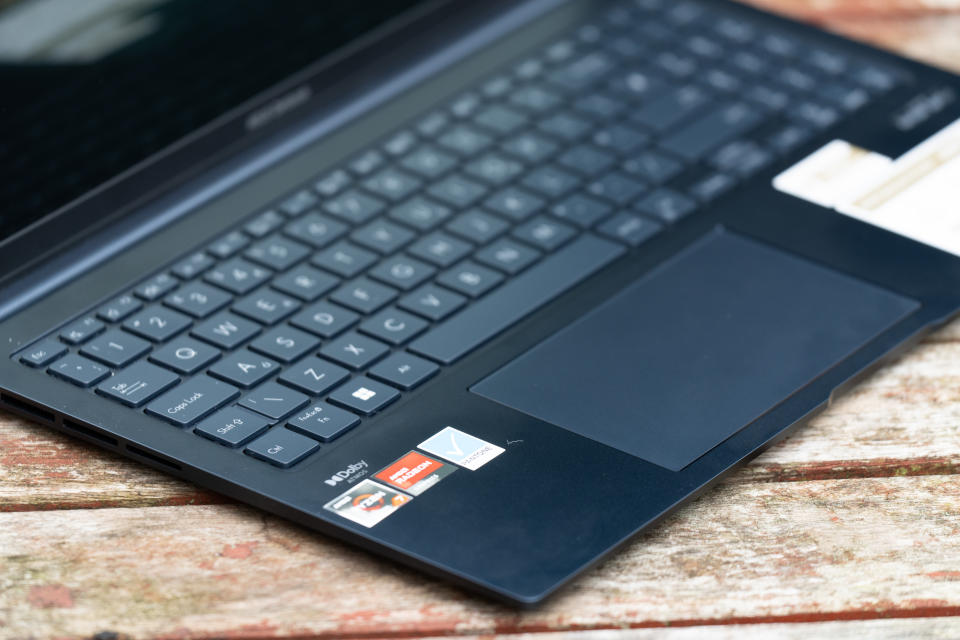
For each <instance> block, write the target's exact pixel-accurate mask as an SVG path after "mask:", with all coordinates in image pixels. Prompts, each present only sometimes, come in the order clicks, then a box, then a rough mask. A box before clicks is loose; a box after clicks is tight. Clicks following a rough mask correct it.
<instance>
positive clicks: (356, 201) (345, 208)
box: [323, 189, 386, 224]
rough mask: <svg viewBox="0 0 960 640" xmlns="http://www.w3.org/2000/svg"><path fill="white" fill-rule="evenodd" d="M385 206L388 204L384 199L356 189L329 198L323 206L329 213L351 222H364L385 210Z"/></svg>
mask: <svg viewBox="0 0 960 640" xmlns="http://www.w3.org/2000/svg"><path fill="white" fill-rule="evenodd" d="M385 207H386V204H385V203H384V202H383V201H382V200H380V199H378V198H374V197H373V196H368V195H367V194H365V193H361V192H360V191H357V190H356V189H351V190H349V191H345V192H343V193H341V194H340V195H338V196H336V197H335V198H333V199H332V200H328V201H327V202H326V204H324V206H323V208H324V209H326V211H327V212H328V213H332V214H333V215H334V216H336V217H338V218H340V219H341V220H346V221H347V222H349V223H350V224H363V223H364V222H366V221H367V220H369V219H370V218H372V217H374V216H375V215H377V214H378V213H380V212H381V211H383V210H384V208H385Z"/></svg>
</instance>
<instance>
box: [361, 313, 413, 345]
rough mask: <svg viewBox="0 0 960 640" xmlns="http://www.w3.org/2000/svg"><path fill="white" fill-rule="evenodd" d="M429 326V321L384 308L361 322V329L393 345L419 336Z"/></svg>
mask: <svg viewBox="0 0 960 640" xmlns="http://www.w3.org/2000/svg"><path fill="white" fill-rule="evenodd" d="M426 328H427V322H426V321H425V320H421V319H420V318H418V317H416V316H414V315H411V314H409V313H406V312H405V311H400V310H399V309H395V308H392V307H391V308H389V309H384V310H383V311H381V312H380V313H378V314H376V315H374V316H373V317H371V318H367V319H366V320H364V321H363V322H362V323H361V324H360V331H362V332H363V333H365V334H367V335H370V336H373V337H374V338H378V339H380V340H383V341H384V342H386V343H388V344H392V345H398V344H403V343H404V342H407V341H408V340H412V339H413V338H415V337H417V336H418V335H420V334H421V333H423V331H424V330H425V329H426Z"/></svg>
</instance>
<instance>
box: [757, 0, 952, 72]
mask: <svg viewBox="0 0 960 640" xmlns="http://www.w3.org/2000/svg"><path fill="white" fill-rule="evenodd" d="M747 2H748V3H749V4H753V5H756V6H758V7H761V8H764V9H768V10H770V11H776V12H778V13H782V14H784V15H788V16H790V17H793V18H796V19H798V20H803V21H805V22H812V23H814V24H817V25H818V26H820V27H823V28H825V29H828V30H830V31H835V32H837V33H840V34H843V35H845V36H848V37H851V38H854V39H857V40H863V41H864V42H869V43H871V44H873V45H875V46H878V47H881V48H886V49H890V50H892V51H897V52H899V53H900V54H901V55H905V56H908V57H912V58H916V59H917V60H921V61H923V62H927V63H929V64H934V65H938V66H941V67H944V68H946V69H951V70H953V71H960V38H957V36H956V34H957V33H958V32H960V2H958V1H957V0H747Z"/></svg>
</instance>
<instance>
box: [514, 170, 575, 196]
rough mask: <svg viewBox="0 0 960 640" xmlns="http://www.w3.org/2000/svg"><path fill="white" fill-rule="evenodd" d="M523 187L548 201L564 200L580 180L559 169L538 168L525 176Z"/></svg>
mask: <svg viewBox="0 0 960 640" xmlns="http://www.w3.org/2000/svg"><path fill="white" fill-rule="evenodd" d="M522 182H523V185H524V186H526V187H527V188H529V189H530V190H531V191H534V192H537V193H539V194H540V195H542V196H544V197H546V198H548V199H551V200H552V199H556V198H562V197H563V196H565V195H567V194H568V193H570V192H571V191H573V190H574V189H576V188H577V187H578V186H580V178H579V177H578V176H576V175H574V174H573V173H570V172H569V171H565V170H563V169H561V168H559V167H554V166H549V165H548V166H545V167H538V168H536V169H534V170H533V171H531V172H530V173H528V174H527V175H526V176H524V178H523V180H522Z"/></svg>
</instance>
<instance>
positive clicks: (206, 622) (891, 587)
mask: <svg viewBox="0 0 960 640" xmlns="http://www.w3.org/2000/svg"><path fill="white" fill-rule="evenodd" d="M754 4H758V5H760V6H763V7H765V8H769V9H771V10H777V11H781V12H785V13H788V14H791V15H793V16H796V17H799V18H801V19H804V20H808V21H812V22H816V23H818V24H820V25H821V26H823V27H825V28H827V29H830V30H833V31H837V32H839V33H843V34H846V35H849V36H852V37H855V38H860V39H863V40H866V41H869V42H872V43H874V44H877V45H879V46H882V47H887V48H890V49H894V50H897V51H899V52H901V53H903V54H905V55H909V56H913V57H916V58H918V59H921V60H924V61H928V62H931V63H934V64H940V65H942V66H944V67H947V68H952V69H954V70H957V71H960V35H958V34H960V0H754ZM958 363H960V321H958V322H955V323H953V324H951V325H949V326H947V327H945V328H944V329H943V330H941V331H939V332H938V333H937V334H935V335H933V336H931V337H930V338H928V339H927V340H926V341H924V343H923V344H921V345H920V346H918V347H917V348H916V349H914V350H913V351H911V352H910V353H908V354H907V355H906V356H904V357H903V358H901V359H900V360H898V361H897V362H894V363H892V364H891V365H890V366H888V367H887V368H885V369H883V370H881V371H879V372H878V373H876V374H875V375H873V376H872V377H870V378H869V379H867V380H866V381H865V382H864V383H862V384H861V385H860V386H858V387H857V388H855V389H854V390H853V391H852V392H851V393H850V394H848V395H847V396H844V397H843V398H842V399H841V400H839V401H838V402H837V403H836V404H834V406H832V407H831V408H830V409H829V410H828V411H827V412H825V413H824V414H822V415H821V416H819V417H818V418H816V419H815V420H814V421H813V422H812V423H811V424H810V425H809V426H808V427H806V428H804V429H803V430H802V431H800V432H799V433H797V434H796V435H795V436H793V437H791V438H790V439H788V440H786V441H784V442H782V443H781V444H779V445H777V446H775V447H774V448H772V449H771V450H770V451H768V452H767V453H765V454H764V455H763V456H761V457H759V458H757V459H756V460H754V461H753V462H752V463H750V465H749V466H747V467H745V468H744V469H742V470H740V471H738V472H737V473H736V474H735V475H734V476H732V477H731V478H730V479H729V480H728V481H727V482H726V483H724V484H723V485H722V486H720V487H719V488H718V489H716V490H714V491H712V492H710V493H708V494H706V495H705V496H704V497H703V498H701V499H700V500H699V501H697V502H695V503H694V504H692V505H690V506H688V507H687V508H685V509H683V510H682V511H680V512H679V513H678V514H677V515H676V516H674V517H673V518H671V519H670V520H668V521H667V522H666V523H665V524H664V525H663V526H661V527H658V528H657V529H655V530H654V531H652V532H651V533H649V534H647V535H646V536H643V537H641V538H639V539H637V540H636V541H634V542H633V543H632V544H631V545H630V546H628V547H627V548H626V549H625V550H624V551H622V552H621V553H619V554H617V555H616V556H614V557H613V558H611V559H610V560H609V561H607V562H606V563H605V564H603V565H602V566H600V567H598V568H597V569H595V570H593V571H591V572H589V573H588V574H587V575H585V576H584V577H583V578H582V579H580V580H578V581H576V582H575V583H574V584H573V585H572V586H571V587H570V588H568V589H567V590H566V591H565V592H563V593H562V594H560V595H559V597H557V598H556V599H554V600H552V601H550V602H549V603H548V604H547V605H546V606H544V607H542V608H541V609H538V610H537V611H534V612H530V613H523V614H521V613H517V612H515V611H512V610H509V609H506V608H503V607H500V606H497V605H493V604H490V603H489V602H486V601H482V600H477V599H474V598H471V597H469V596H467V595H465V594H464V593H463V592H461V591H459V590H456V589H453V588H450V587H447V586H444V585H442V584H440V583H439V582H436V581H433V580H430V579H428V578H425V577H423V576H422V575H420V574H418V573H415V572H411V571H407V570H404V569H402V568H399V567H398V566H397V565H395V564H392V563H388V562H384V561H380V560H378V559H376V558H374V557H372V556H370V555H369V554H366V553H362V552H358V551H355V550H353V549H351V548H348V547H346V546H344V545H341V544H338V543H336V542H333V541H331V540H329V539H327V538H324V537H322V536H319V535H316V534H313V533H311V532H308V531H306V530H304V529H302V528H299V527H296V526H294V525H291V524H289V523H286V522H283V521H281V520H279V519H276V518H273V517H271V516H267V515H265V514H263V513H262V512H259V511H256V510H254V509H250V508H247V507H244V506H240V505H236V504H233V503H230V502H229V501H226V500H225V499H224V498H222V497H221V496H219V495H217V494H214V493H210V492H206V491H203V490H200V489H197V488H196V487H194V486H192V485H189V484H187V483H183V482H179V481H177V480H173V479H171V478H169V477H167V476H164V475H162V474H160V473H157V472H154V471H151V470H150V469H147V468H145V467H142V466H140V465H137V464H135V463H133V462H128V461H126V460H123V459H120V458H118V457H116V456H114V455H111V454H106V453H104V452H101V451H99V450H97V449H95V448H94V447H92V446H88V445H84V444H82V443H78V442H77V441H76V440H73V439H70V438H67V437H65V436H60V435H58V434H55V433H52V432H50V431H48V430H47V429H45V428H43V427H40V426H37V425H32V424H30V423H27V422H24V421H21V420H19V419H17V418H13V417H11V416H9V415H6V414H0V512H5V513H0V638H18V639H19V638H35V637H38V638H47V637H63V638H67V637H70V638H80V637H89V636H90V635H92V634H94V633H96V632H99V631H104V630H114V631H117V632H119V633H120V634H121V637H130V638H147V637H171V638H187V637H198V638H213V637H243V638H268V637H299V638H306V637H322V638H350V637H358V638H359V637H364V638H371V637H409V636H431V635H432V636H436V637H449V636H450V635H457V636H464V637H478V636H480V635H483V636H485V637H489V636H491V635H498V636H501V637H510V638H527V639H529V640H533V639H534V638H536V640H546V639H549V640H622V639H627V638H637V639H647V638H653V637H656V638H666V639H667V640H686V639H687V638H706V639H707V640H712V639H720V638H733V637H737V638H768V637H773V636H776V637H784V638H801V637H803V638H806V637H811V636H815V637H825V636H830V637H834V638H837V639H838V640H844V639H846V638H857V639H860V638H871V639H872V638H879V639H881V640H885V639H886V638H909V637H923V638H927V637H932V638H937V637H942V638H955V637H960V474H957V471H958V465H960V366H958ZM439 526H442V523H441V525H439ZM664 625H670V628H666V627H665V626H664Z"/></svg>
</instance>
